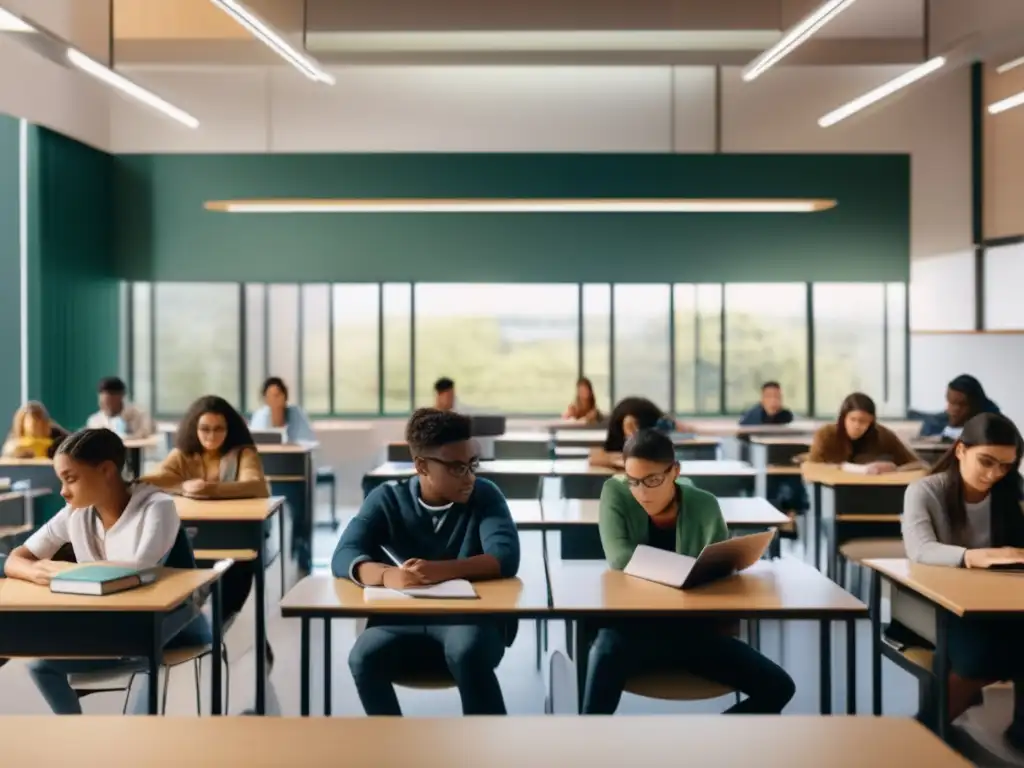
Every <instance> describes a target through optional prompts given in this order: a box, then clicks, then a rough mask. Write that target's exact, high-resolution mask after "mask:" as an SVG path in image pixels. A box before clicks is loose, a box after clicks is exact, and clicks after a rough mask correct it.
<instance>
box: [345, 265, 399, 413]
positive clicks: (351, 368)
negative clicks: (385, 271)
mask: <svg viewBox="0 0 1024 768" xmlns="http://www.w3.org/2000/svg"><path fill="white" fill-rule="evenodd" d="M379 309H380V289H379V288H378V287H377V284H376V283H366V284H346V285H335V286H334V321H333V322H334V409H335V410H336V411H339V412H342V413H376V412H377V410H378V409H379V408H380V404H379V399H380V398H379V392H378V390H379V387H378V374H377V371H378V354H379V351H380V346H379V345H380V329H379V327H378V326H379V316H380V312H379ZM406 388H407V389H408V385H407V387H406ZM405 407H406V408H408V399H406V406H405Z"/></svg>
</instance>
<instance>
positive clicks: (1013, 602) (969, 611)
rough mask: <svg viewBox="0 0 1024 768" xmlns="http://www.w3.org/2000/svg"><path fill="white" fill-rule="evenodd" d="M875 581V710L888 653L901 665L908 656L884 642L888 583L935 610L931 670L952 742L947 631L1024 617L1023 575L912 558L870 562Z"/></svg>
mask: <svg viewBox="0 0 1024 768" xmlns="http://www.w3.org/2000/svg"><path fill="white" fill-rule="evenodd" d="M862 564H863V565H864V566H865V567H867V568H870V569H871V571H872V579H871V598H870V610H871V644H872V646H871V647H872V651H871V681H872V686H873V697H872V712H873V713H874V714H876V715H878V714H881V712H882V654H883V653H885V655H887V656H889V657H890V658H891V659H892V660H893V661H895V662H896V663H897V664H899V665H900V666H904V665H905V664H906V661H905V660H904V659H903V658H902V654H900V653H899V652H898V651H896V650H895V649H894V648H890V647H889V646H888V645H887V644H885V643H883V642H882V618H881V616H882V613H881V605H882V580H883V579H884V580H886V581H889V582H890V583H892V585H893V586H894V587H896V588H899V589H904V590H908V591H910V592H912V593H914V594H915V595H917V596H918V597H919V598H921V599H922V600H924V601H926V602H927V603H928V604H930V605H931V606H932V607H933V608H934V610H935V653H934V656H933V658H932V669H931V672H932V674H933V675H934V676H935V680H936V690H937V693H938V696H937V699H938V701H937V702H936V710H937V711H938V713H939V736H940V737H941V738H942V739H946V737H947V735H948V729H949V723H948V718H947V717H946V712H948V702H949V653H948V644H947V631H948V625H949V621H950V618H951V617H960V618H972V619H995V618H1005V617H1008V616H1014V617H1020V616H1024V590H1022V589H1021V588H1020V587H1021V583H1022V582H1021V576H1020V574H1014V573H998V572H993V571H984V570H973V569H967V568H948V567H942V566H935V565H920V564H918V563H912V562H910V561H909V560H906V559H898V560H890V559H884V560H883V559H878V560H865V561H863V563H862Z"/></svg>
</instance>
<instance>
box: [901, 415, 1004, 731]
mask: <svg viewBox="0 0 1024 768" xmlns="http://www.w3.org/2000/svg"><path fill="white" fill-rule="evenodd" d="M1022 456H1024V444H1022V441H1021V436H1020V432H1018V431H1017V428H1016V427H1015V426H1014V424H1013V422H1011V421H1010V420H1009V419H1007V418H1006V417H1005V416H1002V415H1001V414H997V413H982V414H979V415H977V416H974V417H973V418H971V419H970V420H969V421H968V422H967V423H966V424H965V425H964V429H963V432H962V433H961V435H960V438H959V439H958V440H957V441H956V443H955V444H954V445H953V447H952V448H951V449H950V450H949V451H948V452H947V453H946V455H945V456H944V457H943V458H942V460H941V461H939V463H938V464H937V465H936V466H935V467H934V468H933V469H932V471H931V474H929V475H928V476H927V477H924V478H922V479H920V480H918V481H916V482H914V483H911V484H910V485H909V486H907V493H906V497H905V499H904V502H903V519H902V527H903V541H904V543H905V544H906V547H907V556H908V557H909V558H910V559H911V560H913V561H914V562H918V563H924V564H926V565H939V566H948V567H950V568H986V567H988V566H990V565H993V564H1002V563H1007V564H1009V563H1024V515H1021V506H1020V505H1021V500H1022V493H1021V476H1020V473H1019V472H1018V468H1019V466H1020V463H1021V458H1022ZM948 633H949V634H948V646H947V648H948V650H949V660H950V665H951V669H952V673H951V675H950V698H949V712H948V716H949V719H950V720H953V719H955V718H956V717H959V715H960V714H961V713H963V712H964V711H965V710H966V709H967V708H968V707H970V706H971V705H972V704H973V703H974V702H975V701H977V700H979V698H980V692H981V688H982V687H984V686H985V685H988V684H989V683H992V682H995V681H998V680H1012V681H1013V683H1014V686H1013V687H1014V712H1013V720H1012V722H1011V724H1010V727H1009V729H1008V730H1007V732H1006V737H1007V740H1008V741H1009V742H1010V743H1011V744H1012V745H1013V746H1014V747H1015V748H1016V749H1018V750H1024V654H1022V653H1021V642H1022V639H1024V618H1006V619H973V618H959V619H958V618H956V617H951V618H950V619H949V629H948Z"/></svg>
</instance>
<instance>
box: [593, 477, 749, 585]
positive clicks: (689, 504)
mask: <svg viewBox="0 0 1024 768" xmlns="http://www.w3.org/2000/svg"><path fill="white" fill-rule="evenodd" d="M676 485H677V486H678V493H679V494H681V496H682V506H681V508H680V510H679V517H678V518H677V520H676V552H677V553H679V554H681V555H689V556H690V557H696V556H697V555H699V554H700V551H701V550H702V549H704V547H706V546H707V545H708V544H714V543H715V542H716V541H723V540H724V539H727V538H729V531H728V529H727V528H726V527H725V518H724V517H722V510H721V508H720V507H719V506H718V499H716V498H715V497H714V495H713V494H710V493H708V492H707V491H702V490H700V489H699V488H696V487H694V486H693V485H692V484H691V483H689V482H688V481H686V480H685V479H684V478H679V479H678V480H677V481H676ZM649 519H650V518H649V516H648V514H647V512H646V511H645V510H644V508H643V507H642V506H640V503H639V502H638V501H637V500H636V499H634V498H633V494H632V493H630V490H629V486H627V485H626V478H625V477H623V476H621V475H620V476H617V477H611V478H609V479H608V480H607V481H605V484H604V487H603V488H602V489H601V507H600V513H599V515H598V527H599V528H600V531H601V546H602V547H603V548H604V556H605V559H606V560H607V561H608V565H610V566H611V567H612V568H614V569H615V570H617V571H621V570H622V569H623V568H625V567H626V565H627V564H628V563H629V559H630V558H631V557H632V556H633V550H635V549H636V548H637V546H638V545H640V544H646V543H647V532H648V520H649Z"/></svg>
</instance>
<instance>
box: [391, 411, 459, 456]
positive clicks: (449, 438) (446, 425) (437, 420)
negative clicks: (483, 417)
mask: <svg viewBox="0 0 1024 768" xmlns="http://www.w3.org/2000/svg"><path fill="white" fill-rule="evenodd" d="M471 437H472V430H471V425H470V419H469V417H468V416H463V415H462V414H460V413H455V412H453V411H440V410H438V409H437V408H420V409H419V410H418V411H416V412H415V413H414V414H413V415H412V416H411V417H410V418H409V423H408V424H407V425H406V427H405V441H406V442H407V443H408V444H409V450H411V451H412V454H413V456H419V455H422V454H423V452H424V451H429V450H431V449H433V448H440V447H441V446H444V445H448V444H450V443H459V442H462V441H463V440H469V439H470V438H471Z"/></svg>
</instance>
